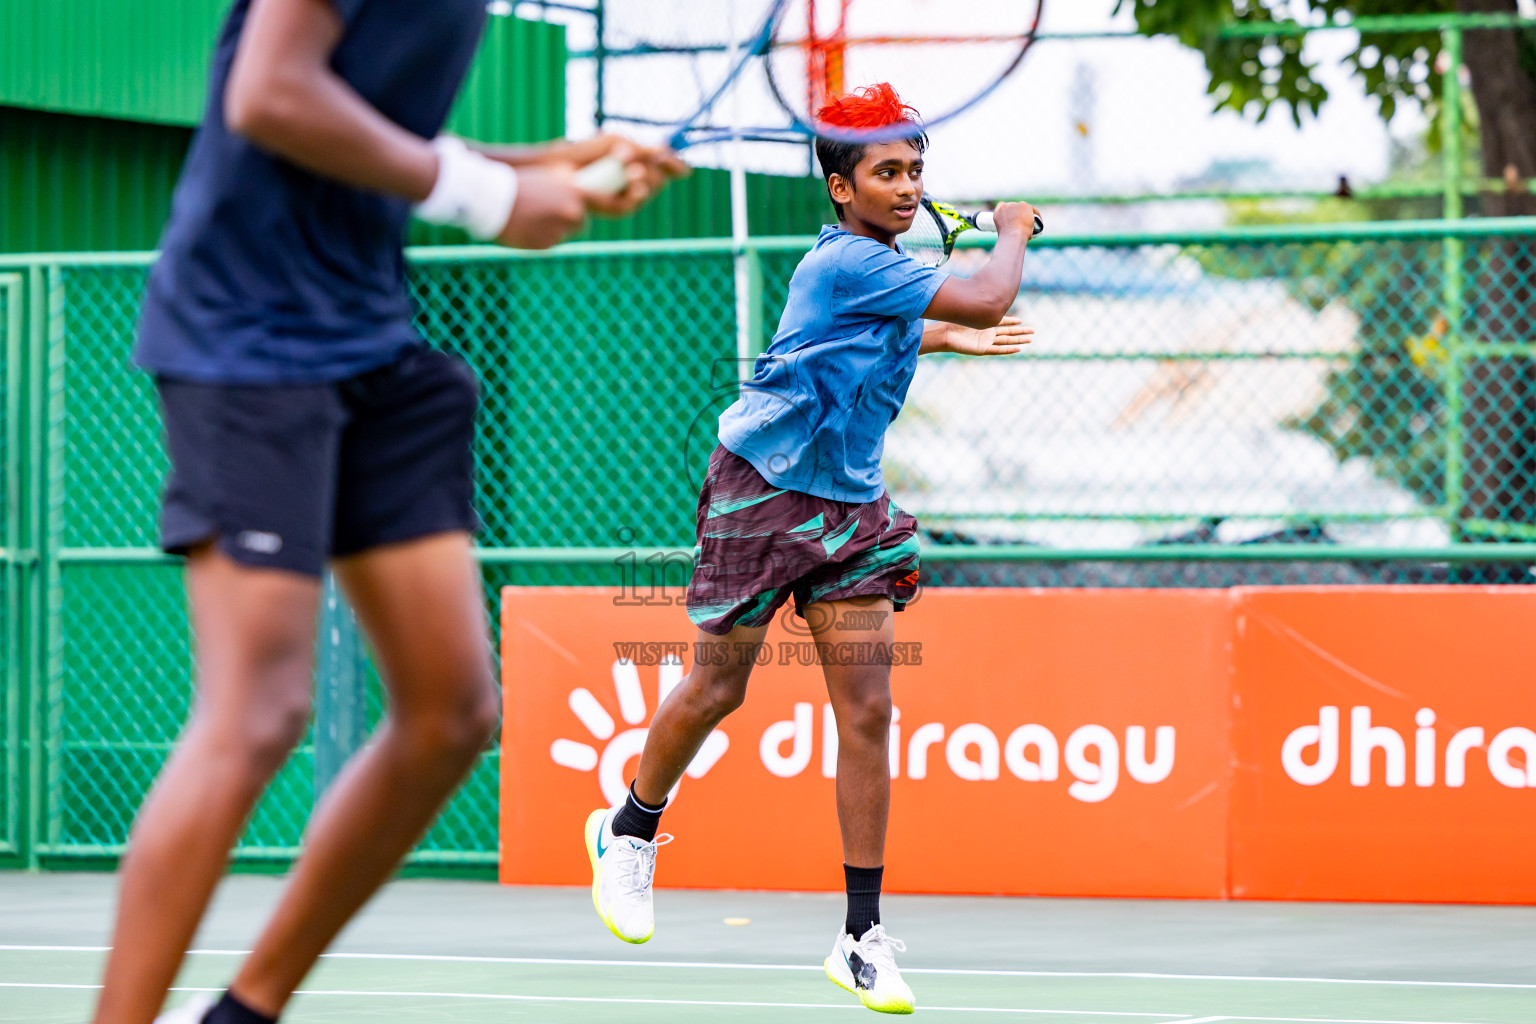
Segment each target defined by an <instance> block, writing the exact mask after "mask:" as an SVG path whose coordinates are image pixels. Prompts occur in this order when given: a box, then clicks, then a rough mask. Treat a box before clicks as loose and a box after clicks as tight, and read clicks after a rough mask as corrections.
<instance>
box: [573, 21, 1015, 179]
mask: <svg viewBox="0 0 1536 1024" xmlns="http://www.w3.org/2000/svg"><path fill="white" fill-rule="evenodd" d="M1043 6H1044V0H729V2H726V0H606V3H605V5H604V11H605V14H604V21H603V28H602V32H603V53H604V54H605V61H606V62H605V64H604V67H605V68H606V69H607V70H606V71H605V85H604V90H605V95H606V96H610V97H612V99H611V101H609V103H608V104H607V105H605V107H604V116H605V117H606V118H607V119H608V120H611V121H619V122H627V123H630V124H635V125H642V126H654V127H662V128H665V129H667V131H668V138H667V142H668V144H669V145H670V146H671V148H673V149H674V150H683V149H687V148H689V147H692V146H700V145H708V144H712V143H723V142H731V141H735V140H741V141H747V142H764V143H790V144H794V145H796V146H799V147H801V150H802V152H803V147H804V145H805V143H806V142H807V141H808V140H810V139H812V138H815V137H817V136H820V137H822V138H831V139H837V140H839V141H844V142H855V143H875V142H889V141H893V140H895V139H901V138H908V137H910V136H912V135H913V134H914V133H915V132H916V131H917V130H919V129H917V128H914V127H913V126H912V125H909V124H900V125H889V126H886V127H883V128H847V127H841V126H833V125H826V124H821V123H819V122H818V121H817V120H816V112H817V111H818V110H819V109H820V108H821V106H822V104H823V103H825V102H826V100H827V99H828V98H829V97H831V96H836V95H841V94H844V93H847V92H850V91H852V90H853V89H855V88H858V87H860V86H864V85H869V84H871V83H874V82H882V81H889V82H891V83H892V84H894V85H895V86H896V88H897V91H898V92H900V93H901V96H902V99H903V100H905V101H906V102H907V103H910V104H911V105H912V106H914V107H916V108H917V109H918V110H919V111H921V112H922V117H923V127H925V128H934V127H937V126H938V125H941V124H943V123H945V122H947V121H949V120H951V119H953V118H955V117H957V116H959V115H960V114H963V113H965V112H966V111H968V110H970V109H972V108H973V107H975V106H976V105H977V104H979V103H981V102H982V100H984V99H985V98H986V97H987V96H989V95H991V93H992V92H993V91H994V90H996V89H997V88H998V86H1000V85H1001V84H1002V83H1003V82H1004V81H1005V80H1007V78H1008V77H1009V76H1010V75H1012V74H1013V73H1014V72H1015V71H1016V70H1017V69H1018V68H1019V66H1020V65H1021V64H1022V63H1023V61H1024V58H1025V56H1026V55H1027V54H1028V52H1029V51H1030V49H1031V47H1032V46H1033V45H1034V42H1035V39H1036V37H1037V35H1038V32H1039V27H1040V17H1041V12H1042V10H1043ZM610 173H611V172H610Z"/></svg>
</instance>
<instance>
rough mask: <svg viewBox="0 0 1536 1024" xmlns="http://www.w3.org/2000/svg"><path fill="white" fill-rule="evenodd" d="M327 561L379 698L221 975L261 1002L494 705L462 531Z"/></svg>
mask: <svg viewBox="0 0 1536 1024" xmlns="http://www.w3.org/2000/svg"><path fill="white" fill-rule="evenodd" d="M334 569H335V572H336V577H337V579H338V581H339V582H340V583H341V585H342V588H343V589H344V590H345V591H346V594H347V597H348V599H349V600H350V601H351V604H352V608H353V610H354V611H355V612H356V614H357V617H358V621H359V622H360V623H361V625H362V627H363V630H364V632H365V633H366V634H367V635H368V638H369V640H370V642H371V644H372V647H373V651H374V653H375V655H376V656H377V658H378V662H379V667H380V669H381V671H382V675H383V677H384V684H385V687H386V688H387V689H388V691H389V696H390V708H389V714H388V717H387V718H386V719H385V720H384V722H383V724H382V725H380V726H379V729H378V731H377V732H375V733H374V736H373V738H372V740H371V741H370V742H369V744H368V747H367V748H366V749H365V750H364V751H362V752H361V753H360V754H358V756H357V757H355V758H353V760H352V761H351V763H350V764H348V766H347V768H346V770H345V771H343V772H342V774H341V776H340V777H339V778H338V779H337V780H336V783H335V784H334V785H333V786H332V787H331V790H330V791H329V792H328V793H327V794H326V796H325V799H324V800H323V801H322V802H321V804H320V807H319V808H318V809H317V810H316V812H315V817H314V819H313V822H312V824H311V825H310V829H309V835H308V838H307V840H306V842H305V847H304V853H303V855H302V857H301V858H300V859H299V862H298V865H297V867H296V868H295V870H294V873H293V878H292V880H291V881H290V882H289V884H288V888H287V890H286V891H285V892H284V893H283V898H282V902H281V903H280V904H279V905H278V908H277V911H276V912H275V913H274V915H273V917H272V920H271V921H270V922H269V923H268V925H267V927H266V929H265V930H264V931H263V933H262V935H261V938H260V940H259V941H258V942H257V944H256V948H255V950H254V951H253V952H252V954H251V956H250V958H249V959H248V960H247V961H246V962H245V965H244V966H243V967H242V969H241V971H240V973H239V975H238V976H237V977H236V978H235V981H234V984H233V985H231V986H230V989H231V991H232V992H233V993H234V994H235V995H236V996H237V997H238V998H239V999H240V1000H241V1001H242V1002H244V1003H245V1004H246V1005H248V1006H250V1007H251V1008H253V1009H255V1010H258V1011H260V1012H262V1013H266V1014H269V1015H271V1016H276V1015H277V1014H278V1012H279V1011H280V1010H281V1009H282V1008H283V1006H284V1005H285V1004H286V1003H287V1001H288V999H289V998H290V997H291V996H292V994H293V991H294V989H296V988H298V986H299V983H300V982H301V981H303V979H304V976H305V975H306V974H307V973H308V972H309V969H310V967H311V966H312V965H313V964H314V962H315V960H316V958H318V957H319V955H320V954H321V953H322V952H323V951H324V950H325V947H326V946H328V945H329V944H330V942H331V940H332V939H333V938H335V936H336V934H337V933H338V932H339V931H340V930H341V928H342V926H343V925H345V924H346V923H347V921H348V920H349V919H351V917H352V915H353V914H355V913H356V912H357V911H358V909H359V908H360V907H362V905H363V904H364V903H365V902H366V901H367V900H368V898H369V897H370V896H371V895H373V893H374V892H375V891H376V890H377V889H378V887H379V886H380V885H382V884H383V883H384V881H385V880H386V879H387V878H388V877H389V875H390V873H391V872H393V871H394V870H395V868H396V867H397V866H398V865H399V863H400V860H401V859H402V858H403V857H404V856H405V855H406V853H408V852H409V851H410V849H411V847H412V846H414V845H415V843H416V842H417V840H418V839H420V837H421V835H422V833H423V832H425V831H426V828H427V826H428V825H429V824H431V822H432V820H433V818H435V817H436V815H437V812H438V811H439V810H440V809H441V808H442V805H443V802H444V801H445V800H446V799H447V798H448V796H449V795H450V794H451V793H452V792H453V790H454V789H455V788H456V787H457V786H458V784H459V783H460V782H461V781H462V780H463V778H464V776H465V774H466V773H467V772H468V771H469V769H470V768H471V767H472V766H473V765H474V763H475V759H476V758H477V757H478V756H479V755H480V753H481V752H482V751H483V750H484V749H485V744H486V742H487V741H488V740H489V739H490V736H491V734H492V733H493V732H494V731H495V727H496V723H497V721H498V719H499V707H498V703H499V700H498V695H497V691H496V687H495V684H494V682H493V680H492V674H491V657H490V649H489V647H488V644H487V639H486V622H485V608H484V604H483V601H482V596H481V582H480V574H479V571H478V569H477V567H476V565H475V562H474V559H473V556H472V554H471V552H470V543H469V537H468V536H467V535H466V534H462V533H452V534H442V535H438V536H435V537H428V538H424V539H421V540H415V541H410V542H407V543H403V544H396V545H390V546H388V547H384V548H379V549H376V550H373V551H369V552H366V553H364V554H360V555H355V556H352V557H350V558H344V559H339V560H337V561H336V563H335V565H334Z"/></svg>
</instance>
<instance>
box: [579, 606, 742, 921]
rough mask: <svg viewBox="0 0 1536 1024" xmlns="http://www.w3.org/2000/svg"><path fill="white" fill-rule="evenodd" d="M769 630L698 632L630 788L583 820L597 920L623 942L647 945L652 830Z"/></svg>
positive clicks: (738, 692) (732, 705) (736, 696)
mask: <svg viewBox="0 0 1536 1024" xmlns="http://www.w3.org/2000/svg"><path fill="white" fill-rule="evenodd" d="M767 633H768V627H767V626H736V627H735V628H733V629H732V630H731V631H730V632H729V633H727V634H726V635H724V636H716V635H714V634H713V633H706V632H704V631H703V630H700V631H699V640H698V643H699V647H698V648H697V649H696V650H697V651H699V652H703V651H711V650H713V651H719V652H720V654H721V656H719V657H704V656H701V655H700V653H696V654H695V655H694V660H693V671H692V672H689V673H688V675H687V677H686V678H685V679H683V681H682V682H680V683H678V685H677V687H676V688H675V689H673V691H672V692H671V693H670V694H668V695H667V699H666V702H665V703H663V704H662V705H661V707H660V708H658V709H657V711H656V718H655V720H654V721H652V722H651V727H650V729H649V731H648V732H647V734H646V739H645V750H644V751H642V752H641V754H640V769H639V774H638V776H637V777H636V780H635V784H634V787H633V789H632V791H631V793H630V795H629V796H628V797H626V798H625V800H624V803H623V805H622V806H621V807H619V808H617V809H613V808H607V807H603V808H599V809H597V810H595V811H593V812H592V813H591V814H590V815H588V816H587V824H586V828H585V830H584V835H585V839H586V843H587V857H588V859H589V860H590V861H591V862H592V905H593V907H595V908H596V910H597V916H598V917H599V918H600V919H601V920H602V922H603V924H605V925H607V926H608V930H609V931H611V932H612V933H613V934H614V935H616V936H617V937H619V938H621V939H623V940H624V941H625V942H647V941H649V940H650V938H651V935H652V933H653V932H654V931H655V925H656V918H655V913H654V908H653V903H652V896H651V883H652V881H653V880H654V879H655V874H656V848H657V846H658V845H660V844H661V843H665V842H667V841H668V840H667V838H666V837H665V836H662V837H658V836H657V835H656V829H657V826H658V824H659V823H660V821H661V811H662V808H663V806H664V805H665V804H666V802H667V795H668V794H669V793H671V792H672V787H673V786H676V785H677V783H678V781H679V780H681V779H682V777H683V771H684V770H685V769H686V768H687V767H688V763H689V762H690V761H692V760H693V758H694V755H695V754H697V753H698V752H699V748H700V747H701V746H702V745H703V743H704V741H705V740H706V739H707V738H708V737H709V734H710V732H711V731H712V730H713V729H714V728H715V726H717V725H719V724H720V722H721V720H722V719H724V718H725V716H726V715H729V714H730V713H731V712H732V711H735V710H736V709H737V708H739V707H741V702H742V700H743V698H745V697H746V694H747V678H748V677H749V676H750V675H751V674H752V666H753V664H755V662H756V654H757V647H758V645H759V644H760V643H762V641H763V637H764V636H766V635H767Z"/></svg>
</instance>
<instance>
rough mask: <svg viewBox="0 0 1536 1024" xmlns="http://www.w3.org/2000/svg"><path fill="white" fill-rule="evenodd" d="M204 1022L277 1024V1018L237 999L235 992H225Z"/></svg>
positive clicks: (220, 1023)
mask: <svg viewBox="0 0 1536 1024" xmlns="http://www.w3.org/2000/svg"><path fill="white" fill-rule="evenodd" d="M203 1024H277V1018H276V1017H268V1016H267V1015H266V1014H263V1013H257V1012H256V1011H255V1010H253V1009H251V1008H250V1007H249V1006H246V1005H245V1004H244V1003H242V1002H241V1001H240V1000H238V999H236V998H235V995H234V993H233V992H225V993H224V998H223V999H220V1000H219V1001H218V1002H217V1003H215V1004H214V1007H213V1009H211V1010H209V1011H208V1016H206V1017H204V1018H203Z"/></svg>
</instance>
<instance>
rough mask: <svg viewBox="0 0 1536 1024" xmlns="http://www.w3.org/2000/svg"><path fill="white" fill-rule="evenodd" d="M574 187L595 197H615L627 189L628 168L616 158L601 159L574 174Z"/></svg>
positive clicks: (606, 157)
mask: <svg viewBox="0 0 1536 1024" xmlns="http://www.w3.org/2000/svg"><path fill="white" fill-rule="evenodd" d="M576 187H577V188H579V189H581V190H582V191H583V192H591V193H593V194H595V195H604V196H616V195H618V194H619V193H620V192H623V191H624V190H625V189H626V188H628V187H629V168H628V167H626V166H625V164H624V161H623V160H620V159H619V158H618V157H616V156H605V157H602V158H600V159H597V160H594V161H592V162H591V163H589V164H587V166H585V167H583V168H582V169H581V170H579V171H577V172H576Z"/></svg>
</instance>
